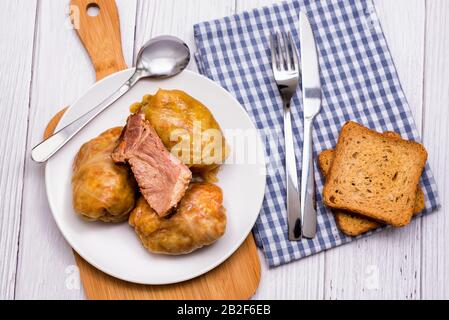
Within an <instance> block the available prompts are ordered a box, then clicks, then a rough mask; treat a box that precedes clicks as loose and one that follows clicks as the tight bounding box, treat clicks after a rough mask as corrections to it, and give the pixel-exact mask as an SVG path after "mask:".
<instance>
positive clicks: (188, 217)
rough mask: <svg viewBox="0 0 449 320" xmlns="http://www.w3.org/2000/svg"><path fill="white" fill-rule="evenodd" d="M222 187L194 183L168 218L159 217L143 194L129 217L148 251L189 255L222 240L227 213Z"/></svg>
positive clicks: (130, 222)
mask: <svg viewBox="0 0 449 320" xmlns="http://www.w3.org/2000/svg"><path fill="white" fill-rule="evenodd" d="M222 204H223V194H222V191H221V189H220V187H218V186H216V185H213V184H211V183H192V184H191V185H190V186H189V188H188V189H187V192H186V194H185V196H184V198H182V200H181V202H180V203H179V205H178V207H177V208H176V209H175V211H174V212H173V213H172V215H171V216H169V217H159V216H158V215H157V214H156V212H155V211H154V210H153V209H151V207H150V206H149V205H148V203H147V202H146V201H145V199H144V198H143V197H141V198H140V199H139V201H138V202H137V206H136V208H135V209H134V210H133V211H132V213H131V215H130V217H129V224H130V225H131V226H132V227H134V229H135V231H136V233H137V235H138V236H139V238H140V240H141V242H142V244H143V245H144V247H145V248H147V249H148V251H150V252H153V253H163V254H172V255H177V254H186V253H190V252H192V251H194V250H196V249H198V248H201V247H203V246H206V245H210V244H212V243H213V242H215V241H216V240H217V239H219V238H220V237H221V236H222V235H223V234H224V232H225V229H226V215H225V209H224V207H223V205H222Z"/></svg>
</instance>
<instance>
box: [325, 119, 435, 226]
mask: <svg viewBox="0 0 449 320" xmlns="http://www.w3.org/2000/svg"><path fill="white" fill-rule="evenodd" d="M426 159H427V152H426V150H425V149H424V147H423V146H422V145H421V144H419V143H417V142H413V141H406V140H402V139H398V138H397V137H391V136H389V135H384V134H381V133H378V132H375V131H373V130H370V129H368V128H365V127H363V126H361V125H359V124H357V123H355V122H351V121H350V122H347V123H346V124H345V125H344V126H343V128H342V130H341V132H340V137H339V140H338V143H337V147H336V151H335V156H334V160H333V161H332V165H331V170H330V172H329V176H328V178H327V179H326V183H325V186H324V190H323V200H324V203H325V204H326V205H327V206H329V207H331V208H334V209H339V210H344V211H351V212H353V213H355V214H357V215H360V216H364V217H368V218H371V219H374V220H376V221H381V222H384V223H387V224H390V225H392V226H395V227H400V226H404V225H406V224H408V223H409V222H410V219H411V217H412V214H413V211H414V204H415V198H416V190H417V189H416V188H417V185H418V181H419V178H420V176H421V173H422V170H423V168H424V165H425V162H426Z"/></svg>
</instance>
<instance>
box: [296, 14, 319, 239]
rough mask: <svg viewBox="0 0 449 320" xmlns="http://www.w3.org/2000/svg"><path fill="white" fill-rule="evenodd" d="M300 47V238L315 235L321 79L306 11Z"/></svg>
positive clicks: (302, 18)
mask: <svg viewBox="0 0 449 320" xmlns="http://www.w3.org/2000/svg"><path fill="white" fill-rule="evenodd" d="M299 39H300V46H301V51H300V52H301V53H300V54H301V77H302V83H301V86H302V102H303V103H302V105H303V109H304V110H303V111H304V115H303V120H304V122H303V123H304V135H303V138H304V139H303V141H304V142H303V152H302V172H301V231H302V237H304V238H309V239H311V238H314V237H315V235H316V224H317V213H316V206H315V179H314V170H313V147H312V137H313V134H312V131H313V121H314V119H315V116H316V115H317V114H318V113H319V112H320V109H321V81H320V72H319V65H318V53H317V49H316V43H315V37H314V36H313V32H312V27H311V25H310V22H309V19H308V18H307V15H306V14H305V12H303V11H301V12H300V16H299Z"/></svg>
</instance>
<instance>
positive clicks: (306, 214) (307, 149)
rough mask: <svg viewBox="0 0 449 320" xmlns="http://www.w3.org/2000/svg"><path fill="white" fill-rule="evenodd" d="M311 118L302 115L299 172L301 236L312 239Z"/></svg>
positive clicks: (312, 173)
mask: <svg viewBox="0 0 449 320" xmlns="http://www.w3.org/2000/svg"><path fill="white" fill-rule="evenodd" d="M312 129H313V118H310V117H304V145H303V151H302V172H301V221H302V226H301V229H302V236H303V237H304V238H309V239H312V238H314V237H315V235H316V223H317V221H316V219H317V214H316V209H315V179H314V170H313V149H312Z"/></svg>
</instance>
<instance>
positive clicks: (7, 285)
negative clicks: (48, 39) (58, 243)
mask: <svg viewBox="0 0 449 320" xmlns="http://www.w3.org/2000/svg"><path fill="white" fill-rule="evenodd" d="M35 16H36V1H27V0H23V1H14V2H13V1H2V2H0V48H1V52H2V63H0V74H1V77H0V91H1V95H0V106H1V107H0V119H1V122H2V125H1V126H0V136H1V139H0V150H2V151H1V156H0V168H1V169H0V194H1V197H0V257H1V258H0V260H1V263H0V299H12V298H14V287H15V277H16V267H17V265H16V264H17V251H18V240H19V230H20V213H21V203H22V189H23V184H24V175H23V171H24V162H25V160H24V159H25V150H26V136H27V119H28V106H29V93H30V83H31V71H32V57H33V41H34V25H35Z"/></svg>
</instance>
